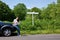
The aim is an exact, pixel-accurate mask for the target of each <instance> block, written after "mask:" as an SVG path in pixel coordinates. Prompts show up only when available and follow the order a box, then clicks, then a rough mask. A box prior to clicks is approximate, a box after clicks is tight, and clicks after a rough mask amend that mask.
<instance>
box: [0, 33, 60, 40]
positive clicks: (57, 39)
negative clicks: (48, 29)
mask: <svg viewBox="0 0 60 40" xmlns="http://www.w3.org/2000/svg"><path fill="white" fill-rule="evenodd" d="M0 40H60V34H39V35H23V36H10V37H4V36H0Z"/></svg>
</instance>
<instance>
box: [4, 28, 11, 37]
mask: <svg viewBox="0 0 60 40" xmlns="http://www.w3.org/2000/svg"><path fill="white" fill-rule="evenodd" d="M3 35H4V36H10V35H11V30H10V29H5V30H4V31H3Z"/></svg>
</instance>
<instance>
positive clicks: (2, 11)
mask: <svg viewBox="0 0 60 40" xmlns="http://www.w3.org/2000/svg"><path fill="white" fill-rule="evenodd" d="M12 15H14V14H13V13H12V11H11V9H10V8H9V6H8V5H6V4H5V3H4V2H2V1H0V20H2V21H12V20H13V19H14V16H12Z"/></svg>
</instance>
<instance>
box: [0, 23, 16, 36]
mask: <svg viewBox="0 0 60 40" xmlns="http://www.w3.org/2000/svg"><path fill="white" fill-rule="evenodd" d="M15 31H16V28H15V27H14V26H13V25H12V24H11V23H4V22H0V33H1V34H3V35H4V36H10V35H11V34H12V33H13V32H15Z"/></svg>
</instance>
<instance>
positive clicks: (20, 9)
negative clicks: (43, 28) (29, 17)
mask: <svg viewBox="0 0 60 40" xmlns="http://www.w3.org/2000/svg"><path fill="white" fill-rule="evenodd" d="M26 12H27V8H26V6H25V5H24V4H23V3H19V4H17V5H16V6H15V7H14V13H15V16H16V17H17V16H18V17H19V18H20V20H24V19H25V16H26Z"/></svg>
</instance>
